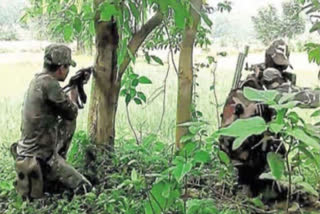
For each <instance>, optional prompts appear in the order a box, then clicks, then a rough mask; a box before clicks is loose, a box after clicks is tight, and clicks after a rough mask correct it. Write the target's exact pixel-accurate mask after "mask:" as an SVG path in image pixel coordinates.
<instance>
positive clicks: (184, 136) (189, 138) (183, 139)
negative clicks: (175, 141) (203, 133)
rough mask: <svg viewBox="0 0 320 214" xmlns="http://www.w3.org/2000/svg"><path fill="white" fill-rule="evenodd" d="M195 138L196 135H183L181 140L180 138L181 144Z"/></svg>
mask: <svg viewBox="0 0 320 214" xmlns="http://www.w3.org/2000/svg"><path fill="white" fill-rule="evenodd" d="M193 138H194V135H190V134H189V135H183V136H182V137H181V138H180V142H181V143H185V142H187V141H190V140H192V139H193Z"/></svg>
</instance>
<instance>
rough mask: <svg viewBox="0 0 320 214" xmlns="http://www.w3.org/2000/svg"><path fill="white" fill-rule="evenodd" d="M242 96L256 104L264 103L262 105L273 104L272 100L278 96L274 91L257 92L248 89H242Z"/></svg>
mask: <svg viewBox="0 0 320 214" xmlns="http://www.w3.org/2000/svg"><path fill="white" fill-rule="evenodd" d="M243 94H244V96H245V97H246V98H248V99H249V100H253V101H257V102H264V103H267V104H269V103H273V102H274V99H275V98H276V96H277V95H278V92H277V91H275V90H268V91H263V90H257V89H254V88H250V87H244V89H243Z"/></svg>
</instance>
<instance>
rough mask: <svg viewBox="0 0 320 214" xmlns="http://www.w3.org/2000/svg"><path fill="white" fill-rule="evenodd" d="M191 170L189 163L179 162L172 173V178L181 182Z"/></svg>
mask: <svg viewBox="0 0 320 214" xmlns="http://www.w3.org/2000/svg"><path fill="white" fill-rule="evenodd" d="M191 169H192V164H191V163H190V162H187V163H183V162H180V163H179V164H178V165H177V166H175V167H174V170H173V171H172V174H173V176H174V177H175V178H176V180H177V181H178V182H180V181H181V180H182V178H183V177H184V176H185V175H186V174H187V173H188V172H190V171H191Z"/></svg>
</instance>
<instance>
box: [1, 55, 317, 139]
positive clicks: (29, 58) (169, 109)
mask: <svg viewBox="0 0 320 214" xmlns="http://www.w3.org/2000/svg"><path fill="white" fill-rule="evenodd" d="M209 54H210V53H197V54H196V57H195V62H202V61H204V59H205V57H206V55H209ZM0 56H1V57H0V59H1V60H0V67H1V70H0V73H1V76H2V78H1V79H0V114H1V118H0V142H1V144H6V145H8V144H9V143H11V142H13V141H15V140H17V139H18V138H19V135H20V133H19V127H20V120H21V117H20V116H21V115H20V114H21V113H20V112H21V106H22V103H23V97H24V92H25V91H26V89H27V88H28V84H29V82H30V80H31V79H32V78H33V76H34V74H35V73H38V72H40V71H41V69H42V53H33V52H30V53H28V52H22V53H8V54H0ZM263 56H264V55H263V53H255V54H251V55H249V58H248V62H249V63H258V62H261V61H263ZM236 57H237V56H236V55H231V56H228V57H225V58H220V59H219V60H218V68H217V84H216V86H215V90H216V92H217V94H218V101H219V103H220V104H223V102H224V101H225V98H226V96H227V94H228V92H229V90H230V87H231V83H232V78H233V72H234V68H235V64H236ZM162 58H163V60H164V58H166V57H162ZM75 59H76V61H77V62H78V66H77V68H76V69H79V68H81V67H86V66H89V65H92V64H93V61H94V57H91V56H79V55H78V56H75ZM291 62H292V64H293V66H294V67H295V70H294V73H296V74H297V80H298V83H297V84H298V85H299V86H308V87H317V86H318V80H317V66H315V65H313V64H309V63H308V61H307V56H306V54H303V53H299V54H293V55H292V57H291ZM171 68H172V66H171ZM76 69H74V68H73V69H72V70H71V72H70V76H71V75H72V74H73V73H74V72H75V71H76ZM134 70H135V72H136V73H139V74H140V75H145V76H148V77H149V78H150V79H151V80H152V82H153V84H152V85H143V86H139V87H141V90H142V91H143V92H144V93H145V94H146V95H147V97H150V96H151V94H152V93H153V92H154V90H155V89H157V88H158V87H160V86H161V85H162V84H163V80H164V77H165V73H166V70H167V63H165V65H164V66H160V65H156V64H149V65H148V64H146V63H145V62H144V60H143V59H141V58H138V60H137V62H136V64H135V65H134ZM212 79H213V77H212V73H211V72H210V70H209V69H203V70H201V71H200V72H199V73H198V78H197V82H198V83H199V86H198V87H197V89H196V90H197V92H198V94H199V98H197V108H198V109H199V110H200V111H201V112H202V113H203V115H204V119H205V120H207V121H208V122H209V123H210V127H211V130H209V131H213V130H214V129H216V127H217V119H216V114H215V106H214V104H213V100H214V99H213V92H212V91H210V90H209V88H210V86H211V85H212ZM66 82H67V81H66ZM89 90H90V83H89V84H88V85H86V91H87V94H88V95H89V94H90V92H89ZM176 91H177V75H176V73H175V72H174V70H173V69H171V70H170V73H169V78H168V83H167V94H166V98H167V102H166V106H165V108H166V112H165V116H164V121H163V125H162V129H161V130H160V135H161V136H163V137H164V138H166V139H167V140H168V141H173V140H174V130H175V114H176V100H177V98H176V93H177V92H176ZM162 98H163V94H161V95H160V96H158V97H157V98H156V99H155V100H153V101H152V102H151V103H148V104H145V105H143V106H138V105H136V104H134V103H132V104H130V105H129V112H130V116H131V120H132V122H133V126H134V128H135V129H137V130H138V131H140V130H142V133H144V134H145V133H150V132H155V131H156V130H157V129H158V126H159V121H160V118H161V114H162ZM220 110H221V108H220ZM87 113H88V105H86V106H85V108H84V109H83V110H81V112H80V115H79V118H78V123H77V129H78V130H86V125H87ZM301 113H302V114H303V115H304V117H308V115H309V113H310V110H302V111H301ZM116 128H117V129H116V130H117V133H116V134H117V136H118V137H123V136H130V137H131V135H132V133H131V130H130V128H129V126H128V122H127V116H126V113H125V104H124V98H123V97H120V100H119V108H118V113H117V121H116Z"/></svg>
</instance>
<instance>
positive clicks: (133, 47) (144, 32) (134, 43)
mask: <svg viewBox="0 0 320 214" xmlns="http://www.w3.org/2000/svg"><path fill="white" fill-rule="evenodd" d="M162 20H163V15H162V13H161V12H157V13H156V14H155V15H154V16H153V17H152V18H150V19H149V21H148V22H147V23H146V24H144V25H143V26H142V27H141V29H140V30H139V31H138V32H137V33H135V34H134V35H133V37H132V39H131V41H130V42H129V45H128V49H129V51H130V52H131V53H132V54H133V55H134V54H135V53H136V52H137V51H138V49H139V47H140V46H141V44H142V43H143V42H144V40H145V39H146V38H147V36H148V35H149V34H150V33H151V32H152V30H153V29H154V28H156V27H157V26H158V25H160V24H161V22H162ZM130 61H131V58H130V56H129V54H128V53H127V54H126V56H125V58H124V60H123V62H122V64H121V65H120V68H119V77H120V78H121V76H122V75H123V73H124V72H125V71H126V68H127V66H128V65H129V63H130Z"/></svg>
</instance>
